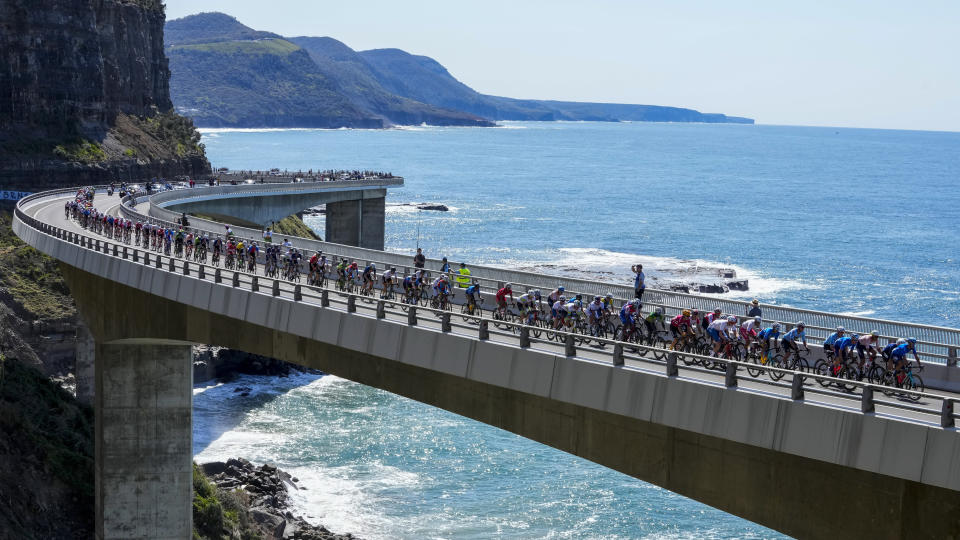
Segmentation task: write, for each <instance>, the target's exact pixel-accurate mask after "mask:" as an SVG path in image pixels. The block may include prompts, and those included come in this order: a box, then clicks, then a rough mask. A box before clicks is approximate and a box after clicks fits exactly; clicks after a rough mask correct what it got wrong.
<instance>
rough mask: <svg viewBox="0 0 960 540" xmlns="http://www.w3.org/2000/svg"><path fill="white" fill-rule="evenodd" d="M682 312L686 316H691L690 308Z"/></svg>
mask: <svg viewBox="0 0 960 540" xmlns="http://www.w3.org/2000/svg"><path fill="white" fill-rule="evenodd" d="M682 314H683V316H684V317H689V316H690V310H689V309H685V310H683V312H682Z"/></svg>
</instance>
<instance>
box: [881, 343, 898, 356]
mask: <svg viewBox="0 0 960 540" xmlns="http://www.w3.org/2000/svg"><path fill="white" fill-rule="evenodd" d="M896 348H897V344H896V343H891V344H889V345H887V346H886V347H884V348H883V354H886V355H889V354H890V353H892V352H893V350H894V349H896Z"/></svg>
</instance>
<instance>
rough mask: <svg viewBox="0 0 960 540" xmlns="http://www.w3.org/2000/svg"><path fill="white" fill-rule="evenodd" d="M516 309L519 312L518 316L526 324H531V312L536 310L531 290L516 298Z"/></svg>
mask: <svg viewBox="0 0 960 540" xmlns="http://www.w3.org/2000/svg"><path fill="white" fill-rule="evenodd" d="M517 309H518V310H520V316H521V317H523V318H524V319H525V320H527V323H528V324H533V311H534V310H535V309H536V299H535V297H534V290H533V289H529V290H528V291H527V292H525V293H523V294H521V295H520V296H518V297H517ZM528 315H529V316H528Z"/></svg>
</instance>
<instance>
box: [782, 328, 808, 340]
mask: <svg viewBox="0 0 960 540" xmlns="http://www.w3.org/2000/svg"><path fill="white" fill-rule="evenodd" d="M797 338H800V339H801V340H806V339H807V336H806V334H804V333H803V330H800V329H799V328H794V329H793V330H791V331H789V332H787V333H786V334H784V335H783V340H784V341H795V340H796V339H797Z"/></svg>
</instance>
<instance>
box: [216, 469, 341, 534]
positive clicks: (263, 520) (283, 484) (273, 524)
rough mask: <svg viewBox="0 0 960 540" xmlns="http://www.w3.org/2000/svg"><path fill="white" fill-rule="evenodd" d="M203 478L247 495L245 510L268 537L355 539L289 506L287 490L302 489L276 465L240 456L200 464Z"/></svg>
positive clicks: (295, 479) (288, 492) (218, 486)
mask: <svg viewBox="0 0 960 540" xmlns="http://www.w3.org/2000/svg"><path fill="white" fill-rule="evenodd" d="M200 469H201V470H202V471H203V473H204V475H206V477H207V479H208V480H209V481H210V482H211V483H212V484H213V485H214V486H216V487H217V489H218V490H221V491H225V492H231V491H236V490H242V491H243V492H245V493H246V494H247V495H248V496H249V500H250V504H249V514H250V517H251V518H252V520H253V522H255V523H256V524H257V526H258V528H259V529H261V530H262V531H263V532H264V533H265V534H268V535H269V536H268V538H271V539H292V540H355V539H356V538H357V537H356V536H354V535H352V534H350V533H347V534H338V533H334V532H331V531H330V530H328V529H327V528H326V527H323V526H322V525H313V524H310V523H308V522H307V521H306V520H304V519H303V518H301V517H298V516H296V515H294V514H293V512H292V511H291V510H290V491H297V490H305V489H307V488H305V487H301V486H299V485H298V483H299V479H297V478H295V477H293V476H291V475H290V474H289V473H287V472H284V471H282V470H280V469H278V468H277V467H275V466H273V465H270V464H264V465H260V466H259V467H257V466H255V465H254V464H252V463H250V462H249V461H247V460H246V459H243V458H235V459H228V460H227V461H225V462H224V461H214V462H211V463H204V464H202V465H200Z"/></svg>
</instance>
